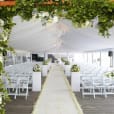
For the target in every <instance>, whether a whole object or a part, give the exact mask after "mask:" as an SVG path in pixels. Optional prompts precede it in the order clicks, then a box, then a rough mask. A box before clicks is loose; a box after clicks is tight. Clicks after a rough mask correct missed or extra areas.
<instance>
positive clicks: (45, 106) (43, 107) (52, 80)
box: [32, 65, 79, 114]
mask: <svg viewBox="0 0 114 114" xmlns="http://www.w3.org/2000/svg"><path fill="white" fill-rule="evenodd" d="M32 114H79V113H78V108H77V107H76V104H75V103H74V101H73V99H72V96H71V94H70V92H69V88H68V86H67V84H66V83H65V80H64V76H63V71H62V70H61V68H60V66H58V65H53V66H52V69H51V71H50V73H49V75H48V78H47V80H46V83H45V86H44V88H43V90H42V93H41V95H40V97H39V99H38V101H37V102H36V104H35V107H34V110H33V113H32Z"/></svg>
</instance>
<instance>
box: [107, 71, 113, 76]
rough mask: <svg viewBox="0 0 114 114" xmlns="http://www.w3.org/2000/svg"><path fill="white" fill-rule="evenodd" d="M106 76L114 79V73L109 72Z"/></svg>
mask: <svg viewBox="0 0 114 114" xmlns="http://www.w3.org/2000/svg"><path fill="white" fill-rule="evenodd" d="M106 76H107V77H114V72H113V71H111V72H108V73H106Z"/></svg>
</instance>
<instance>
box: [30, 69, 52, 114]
mask: <svg viewBox="0 0 114 114" xmlns="http://www.w3.org/2000/svg"><path fill="white" fill-rule="evenodd" d="M50 71H51V68H50ZM50 71H49V73H48V75H47V77H46V80H45V82H44V84H43V86H42V90H41V92H40V95H39V96H38V98H37V100H36V102H35V104H34V106H33V111H32V113H31V114H34V110H35V108H36V106H37V103H39V102H40V97H41V95H42V93H43V90H44V88H45V87H46V85H47V78H48V77H49V75H50Z"/></svg>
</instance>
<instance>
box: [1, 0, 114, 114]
mask: <svg viewBox="0 0 114 114" xmlns="http://www.w3.org/2000/svg"><path fill="white" fill-rule="evenodd" d="M34 8H36V9H37V11H36V12H34ZM42 11H44V12H48V13H49V17H53V16H54V15H57V16H59V17H62V18H66V19H69V20H71V21H72V23H73V25H74V26H75V27H86V26H88V25H89V26H91V27H96V28H97V29H98V30H99V33H100V34H101V35H103V36H104V37H105V36H106V37H109V35H110V34H109V29H110V28H112V27H113V26H114V2H113V0H112V1H111V0H16V5H14V6H10V7H9V6H3V7H2V6H1V7H0V58H3V53H4V52H7V51H8V50H10V51H12V50H13V49H12V48H11V47H9V46H8V39H9V35H10V32H11V30H12V27H13V26H14V25H15V23H14V22H13V21H12V19H13V17H14V16H16V15H19V16H21V17H22V19H24V20H30V19H31V18H32V17H33V13H37V16H36V17H37V18H38V17H39V15H38V14H39V12H42ZM45 18H46V19H48V17H45ZM3 72H4V69H3V60H2V59H0V88H3V89H0V92H2V93H3V95H4V96H3V95H2V99H3V102H2V105H1V104H0V114H5V110H4V106H5V102H6V100H7V98H8V97H7V91H6V90H5V89H4V85H3V82H2V79H1V77H2V75H1V74H2V73H3Z"/></svg>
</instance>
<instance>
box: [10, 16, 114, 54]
mask: <svg viewBox="0 0 114 114" xmlns="http://www.w3.org/2000/svg"><path fill="white" fill-rule="evenodd" d="M14 21H15V22H16V23H17V24H16V26H14V27H13V29H12V32H11V35H10V39H9V45H11V46H12V47H14V48H15V49H19V50H27V51H31V52H42V51H43V52H45V51H46V52H74V51H75V52H77V51H89V50H98V49H104V48H114V33H113V31H114V28H113V29H111V31H110V32H111V36H110V38H109V39H107V38H104V37H102V36H99V35H98V31H97V30H96V29H95V28H83V29H76V28H74V27H73V26H72V24H71V22H69V21H68V20H61V21H60V22H58V23H54V24H48V25H47V26H42V24H41V22H40V20H31V21H29V22H27V21H21V19H20V18H19V17H18V16H16V17H15V18H14Z"/></svg>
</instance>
